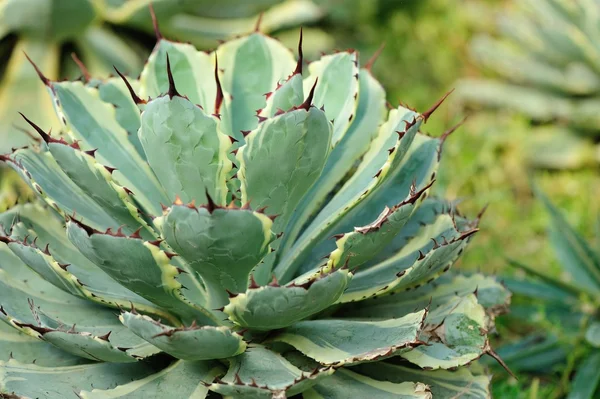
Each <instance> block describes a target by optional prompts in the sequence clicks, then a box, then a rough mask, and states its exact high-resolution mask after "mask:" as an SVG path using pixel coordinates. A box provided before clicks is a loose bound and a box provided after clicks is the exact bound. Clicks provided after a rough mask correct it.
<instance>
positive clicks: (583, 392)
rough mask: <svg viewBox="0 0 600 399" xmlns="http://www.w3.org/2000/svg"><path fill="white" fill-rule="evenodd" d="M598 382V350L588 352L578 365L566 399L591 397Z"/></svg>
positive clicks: (599, 370) (590, 398)
mask: <svg viewBox="0 0 600 399" xmlns="http://www.w3.org/2000/svg"><path fill="white" fill-rule="evenodd" d="M599 382H600V352H598V351H595V352H592V353H590V354H589V355H588V356H587V357H586V358H585V359H584V360H583V361H582V362H581V363H580V364H579V365H578V366H577V371H576V372H575V377H574V378H573V382H572V383H571V387H570V390H569V394H568V395H567V399H592V398H594V397H596V395H595V394H594V393H595V391H596V389H597V388H598V383H599Z"/></svg>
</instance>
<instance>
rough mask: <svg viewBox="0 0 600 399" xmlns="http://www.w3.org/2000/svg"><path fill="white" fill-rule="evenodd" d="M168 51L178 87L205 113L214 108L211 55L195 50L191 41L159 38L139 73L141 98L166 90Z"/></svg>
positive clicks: (214, 88)
mask: <svg viewBox="0 0 600 399" xmlns="http://www.w3.org/2000/svg"><path fill="white" fill-rule="evenodd" d="M167 54H168V55H169V63H170V64H171V72H172V74H173V80H174V81H175V82H176V83H177V90H178V91H179V92H180V93H181V95H184V96H187V97H188V98H189V100H190V101H191V102H192V103H193V104H198V105H200V106H201V107H202V108H203V109H204V111H205V112H206V113H207V114H210V113H212V112H213V110H214V109H215V99H216V95H217V84H216V81H215V78H214V71H215V65H214V56H212V55H209V54H207V53H205V52H202V51H198V50H196V48H195V47H194V46H192V45H191V44H186V43H176V42H171V41H169V40H164V39H162V40H160V41H159V42H158V43H157V44H156V47H155V48H154V51H152V54H150V57H149V58H148V62H147V63H146V65H145V66H144V70H143V71H142V74H141V76H140V97H141V98H142V99H147V98H148V97H150V98H157V97H159V96H160V95H162V94H165V93H167V92H168V90H169V81H168V78H167Z"/></svg>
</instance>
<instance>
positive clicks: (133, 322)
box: [119, 312, 246, 360]
mask: <svg viewBox="0 0 600 399" xmlns="http://www.w3.org/2000/svg"><path fill="white" fill-rule="evenodd" d="M119 319H120V320H121V323H123V324H124V325H125V326H126V327H127V328H128V329H130V330H131V331H132V332H133V333H135V334H136V335H138V336H139V337H141V338H143V339H144V340H146V341H148V342H149V343H151V344H152V345H154V346H156V347H157V348H160V349H162V350H163V351H165V352H166V353H168V354H170V355H172V356H174V357H176V358H178V359H184V360H212V359H224V358H228V357H232V356H236V355H239V354H240V353H242V352H244V350H245V349H246V343H245V342H244V340H243V338H242V335H240V334H237V333H235V332H233V331H232V330H230V329H229V328H228V327H222V326H221V327H213V326H204V327H197V326H196V325H191V326H189V327H179V328H174V327H171V326H167V325H165V324H161V323H159V322H157V321H155V320H153V319H152V318H150V317H148V316H143V315H139V314H137V313H131V312H125V313H122V314H121V315H120V316H119Z"/></svg>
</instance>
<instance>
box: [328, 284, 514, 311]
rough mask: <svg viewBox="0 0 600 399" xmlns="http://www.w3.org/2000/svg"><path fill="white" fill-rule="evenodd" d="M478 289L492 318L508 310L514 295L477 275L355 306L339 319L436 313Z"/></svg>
mask: <svg viewBox="0 0 600 399" xmlns="http://www.w3.org/2000/svg"><path fill="white" fill-rule="evenodd" d="M474 289H476V290H477V294H476V295H477V300H478V302H479V303H480V304H481V305H482V306H483V307H484V308H485V309H486V311H487V313H488V314H489V315H491V316H495V315H498V314H501V313H505V312H506V311H507V310H508V306H509V304H510V296H511V294H510V292H509V291H508V290H507V289H506V288H504V286H503V285H502V284H500V283H499V282H498V281H496V279H494V278H492V277H486V276H484V275H483V274H474V275H471V276H468V277H467V276H462V275H456V276H446V277H441V278H439V279H438V280H436V281H435V282H432V283H430V284H425V285H423V286H421V287H419V288H417V289H414V290H410V291H403V292H398V293H396V294H394V295H387V296H381V297H376V298H371V299H367V300H364V301H360V302H354V303H351V304H348V305H347V306H344V307H343V308H342V309H340V310H339V311H338V312H337V313H336V316H340V317H352V318H357V317H358V318H361V319H362V318H364V319H369V320H385V319H393V318H396V317H402V316H404V315H406V314H409V313H411V312H414V311H415V309H425V308H426V307H427V306H430V307H431V308H432V309H435V308H437V307H438V306H440V305H443V304H445V303H446V302H448V301H454V297H455V296H458V297H464V296H467V295H468V294H471V293H473V290H474Z"/></svg>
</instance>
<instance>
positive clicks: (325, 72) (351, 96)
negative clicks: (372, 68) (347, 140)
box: [304, 51, 359, 147]
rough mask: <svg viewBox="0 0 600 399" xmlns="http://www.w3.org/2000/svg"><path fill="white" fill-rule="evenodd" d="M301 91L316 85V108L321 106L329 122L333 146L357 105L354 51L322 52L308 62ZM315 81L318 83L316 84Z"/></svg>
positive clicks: (353, 114) (346, 128)
mask: <svg viewBox="0 0 600 399" xmlns="http://www.w3.org/2000/svg"><path fill="white" fill-rule="evenodd" d="M308 71H309V76H308V77H307V78H306V79H305V80H304V92H305V93H308V91H309V90H310V89H311V87H313V85H315V83H316V84H317V87H316V90H315V96H314V104H315V106H316V107H324V109H325V115H326V116H327V119H329V120H332V121H333V135H332V137H331V146H332V147H335V146H336V145H337V144H338V143H339V142H340V140H341V139H342V138H343V137H344V135H345V134H346V132H347V131H348V127H349V126H350V124H351V123H352V121H353V119H354V117H355V115H356V107H357V105H358V79H359V74H358V54H357V53H356V51H352V52H346V51H343V52H340V53H337V54H331V55H326V56H324V57H321V59H319V60H317V61H315V62H311V63H310V64H309V66H308ZM317 80H318V83H317Z"/></svg>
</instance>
